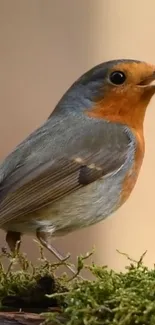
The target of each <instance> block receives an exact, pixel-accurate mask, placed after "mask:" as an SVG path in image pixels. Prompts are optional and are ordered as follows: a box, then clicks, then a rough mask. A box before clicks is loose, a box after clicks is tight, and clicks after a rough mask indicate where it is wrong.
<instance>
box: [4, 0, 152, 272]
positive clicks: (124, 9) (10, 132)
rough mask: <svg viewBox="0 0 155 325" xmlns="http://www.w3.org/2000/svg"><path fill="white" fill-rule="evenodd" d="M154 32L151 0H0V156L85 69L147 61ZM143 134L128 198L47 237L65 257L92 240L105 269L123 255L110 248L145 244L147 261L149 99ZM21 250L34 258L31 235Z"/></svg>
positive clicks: (118, 264)
mask: <svg viewBox="0 0 155 325" xmlns="http://www.w3.org/2000/svg"><path fill="white" fill-rule="evenodd" d="M154 35H155V2H154V0H147V1H146V0H136V1H135V0H130V1H124V0H116V1H113V0H108V1H107V0H96V1H94V0H85V1H83V0H78V1H77V0H65V1H62V0H33V1H32V0H22V1H21V0H14V1H11V0H0V113H1V115H0V159H1V160H2V159H3V158H4V157H5V156H6V155H7V154H8V153H9V152H10V151H11V150H12V149H13V148H14V147H15V146H16V145H17V144H18V143H19V142H20V141H21V140H23V139H24V138H25V137H26V136H27V135H28V134H29V133H30V132H31V131H33V130H34V129H35V128H37V127H38V126H40V124H41V123H42V122H43V121H44V120H45V119H46V118H47V117H48V116H49V114H50V113H51V111H52V110H53V109H54V107H55V105H56V103H57V101H58V100H59V99H60V97H61V96H62V95H63V93H64V92H65V91H66V89H67V88H68V87H69V86H70V85H71V84H72V82H74V81H75V79H76V78H78V77H79V76H80V75H81V74H82V73H84V72H85V71H86V70H87V69H90V68H91V67H92V66H94V65H96V64H99V63H101V62H102V61H105V60H110V59H117V58H134V59H138V60H145V61H148V62H150V63H153V64H155V37H154ZM145 137H146V155H145V159H144V163H143V167H142V170H141V174H140V177H139V180H138V183H137V185H136V187H135V189H134V191H133V193H132V195H131V197H130V199H129V200H128V202H127V203H126V204H125V205H124V206H123V207H122V208H121V209H120V210H119V212H117V213H115V214H114V215H113V216H111V217H109V218H108V219H106V220H105V221H103V222H101V223H100V224H98V225H95V226H93V227H90V228H87V229H84V230H81V231H78V232H76V233H73V234H71V235H68V236H66V237H63V238H59V239H58V240H55V242H54V245H55V246H56V247H57V248H58V249H59V250H60V251H61V252H62V253H63V254H66V253H68V252H70V253H71V255H72V256H71V260H72V261H73V262H75V260H76V256H77V255H78V254H80V253H86V252H87V251H90V250H91V249H92V247H93V246H94V245H95V247H96V252H95V255H94V257H93V259H94V260H95V262H97V263H99V264H107V265H108V266H109V267H110V268H111V267H112V268H115V269H116V270H120V269H123V268H124V265H125V264H126V262H127V261H126V259H125V258H124V257H123V256H120V255H119V254H118V253H117V252H116V249H118V250H120V251H122V252H126V253H128V254H129V255H130V256H131V257H133V258H135V259H139V257H140V255H141V254H142V253H143V252H144V251H145V250H147V251H148V252H147V255H146V256H145V262H146V263H147V265H149V266H153V264H154V262H155V207H154V202H155V191H154V184H155V172H154V170H155V169H154V166H155V140H154V139H155V99H154V100H152V101H151V104H150V106H149V109H148V112H147V116H146V120H145ZM1 246H4V233H3V232H0V247H1ZM22 250H23V251H24V252H26V253H27V255H28V257H29V258H30V259H31V260H33V261H36V260H37V258H38V248H37V246H36V244H35V243H34V241H33V238H32V237H26V236H24V237H23V243H22ZM46 256H48V257H49V258H52V257H51V255H49V254H48V253H47V252H46Z"/></svg>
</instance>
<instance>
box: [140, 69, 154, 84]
mask: <svg viewBox="0 0 155 325" xmlns="http://www.w3.org/2000/svg"><path fill="white" fill-rule="evenodd" d="M153 81H155V71H153V73H152V74H151V75H150V76H147V77H146V78H144V79H143V80H142V81H141V82H140V83H139V84H138V86H139V87H146V88H147V87H151V88H152V87H153V88H155V82H154V83H153Z"/></svg>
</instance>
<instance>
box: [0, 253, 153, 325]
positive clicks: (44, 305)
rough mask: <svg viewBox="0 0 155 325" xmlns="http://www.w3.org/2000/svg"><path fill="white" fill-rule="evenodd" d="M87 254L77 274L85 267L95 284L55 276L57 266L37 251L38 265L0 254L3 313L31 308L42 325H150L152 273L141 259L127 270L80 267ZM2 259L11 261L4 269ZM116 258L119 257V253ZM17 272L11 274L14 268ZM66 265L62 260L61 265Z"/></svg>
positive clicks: (79, 259)
mask: <svg viewBox="0 0 155 325" xmlns="http://www.w3.org/2000/svg"><path fill="white" fill-rule="evenodd" d="M88 256H89V254H87V255H86V256H84V257H82V256H81V257H79V258H78V264H77V265H78V267H77V269H78V270H77V273H79V271H80V270H81V269H82V268H83V267H86V268H87V269H89V272H91V273H92V274H93V275H94V280H92V281H89V280H82V279H79V278H78V277H75V278H74V279H69V278H68V277H67V276H62V277H59V278H57V277H56V276H55V271H56V269H57V267H59V264H51V263H50V262H49V261H47V260H46V258H45V257H44V256H43V252H42V249H41V248H40V262H41V263H40V265H39V266H34V265H32V263H31V262H29V261H28V260H27V258H26V257H25V256H24V255H22V254H16V255H15V256H14V257H13V256H12V255H10V254H8V253H5V252H4V253H2V254H1V258H0V261H1V262H0V306H1V310H7V309H8V308H11V309H12V310H15V309H16V310H19V309H21V310H31V309H33V312H34V310H35V309H36V312H38V313H43V315H44V317H45V323H49V322H50V324H54V325H55V324H62V323H63V324H67V325H98V324H102V325H104V324H107V325H108V324H111V325H114V324H115V325H117V324H118V325H130V324H132V325H134V324H141V325H147V324H149V325H154V324H155V269H152V270H149V269H148V268H147V267H146V266H145V265H144V264H143V256H142V257H141V258H140V260H139V261H137V262H136V261H133V260H131V259H130V258H129V257H128V256H126V257H127V258H128V259H130V265H129V266H128V267H127V268H126V271H125V272H115V271H113V270H108V268H107V267H104V266H103V267H101V266H97V265H95V264H93V263H92V264H91V265H89V266H86V265H84V264H85V263H86V259H87V257H88ZM3 258H7V259H9V263H10V264H9V267H8V270H4V268H3ZM118 258H119V255H118ZM17 261H18V262H19V263H20V270H18V271H14V269H13V268H14V264H15V263H17ZM64 263H66V262H64Z"/></svg>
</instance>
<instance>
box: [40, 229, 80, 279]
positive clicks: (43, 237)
mask: <svg viewBox="0 0 155 325" xmlns="http://www.w3.org/2000/svg"><path fill="white" fill-rule="evenodd" d="M36 236H37V238H38V239H39V241H40V243H41V244H42V245H43V246H44V247H46V248H47V249H48V250H49V251H50V252H51V253H52V254H53V255H54V256H55V257H56V258H57V259H58V260H59V261H60V262H63V261H64V260H65V259H66V258H67V256H66V257H64V256H62V255H61V254H60V253H59V251H57V250H56V249H55V248H54V247H53V246H52V245H50V244H49V243H48V238H47V237H48V236H47V233H46V232H44V231H39V230H38V231H37V232H36ZM66 266H67V268H68V269H69V270H70V271H71V272H72V273H73V274H74V275H76V273H77V271H76V269H75V268H74V267H71V266H70V265H66Z"/></svg>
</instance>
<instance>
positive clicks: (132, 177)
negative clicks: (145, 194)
mask: <svg viewBox="0 0 155 325" xmlns="http://www.w3.org/2000/svg"><path fill="white" fill-rule="evenodd" d="M132 131H133V133H134V134H135V136H136V139H137V147H136V152H135V161H134V164H133V167H132V169H131V170H129V172H128V173H127V175H126V177H125V179H124V182H123V186H122V193H121V199H120V205H122V204H123V203H124V202H125V201H126V200H127V199H128V197H129V195H130V194H131V192H132V190H133V188H134V186H135V184H136V181H137V178H138V175H139V172H140V168H141V166H142V162H143V158H144V151H145V143H144V136H143V132H142V131H141V132H140V131H139V132H138V131H137V132H136V131H135V130H132Z"/></svg>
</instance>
